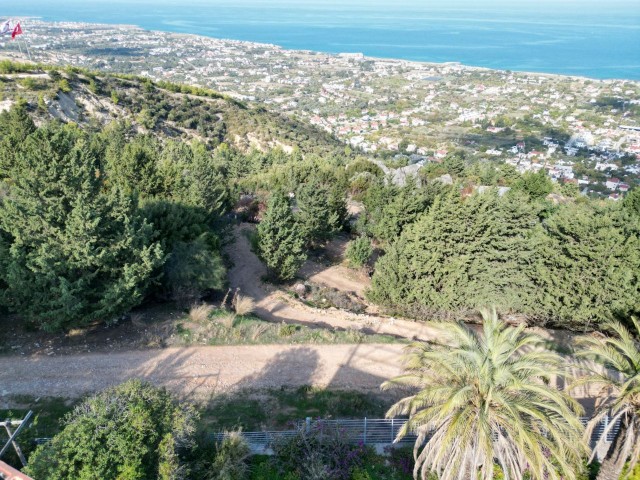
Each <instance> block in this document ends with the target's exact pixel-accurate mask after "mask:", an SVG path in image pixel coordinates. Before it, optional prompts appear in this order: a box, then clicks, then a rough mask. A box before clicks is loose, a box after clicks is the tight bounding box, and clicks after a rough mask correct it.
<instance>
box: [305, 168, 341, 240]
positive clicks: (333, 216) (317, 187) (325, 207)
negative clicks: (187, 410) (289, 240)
mask: <svg viewBox="0 0 640 480" xmlns="http://www.w3.org/2000/svg"><path fill="white" fill-rule="evenodd" d="M296 203H297V205H298V208H299V209H300V212H299V214H298V221H299V223H300V226H301V228H302V231H303V235H304V237H305V239H306V241H307V243H308V244H309V245H312V244H314V243H318V242H323V241H326V240H329V239H330V238H331V237H332V236H333V235H334V234H336V233H337V232H338V231H339V230H340V229H341V228H342V224H343V222H344V219H345V217H346V204H345V199H344V195H340V193H339V192H336V191H335V189H333V188H331V187H329V186H327V185H326V184H323V183H322V182H320V181H319V180H318V179H317V178H315V177H312V178H311V179H310V180H309V181H308V182H307V183H304V184H302V185H301V186H300V188H298V192H297V195H296Z"/></svg>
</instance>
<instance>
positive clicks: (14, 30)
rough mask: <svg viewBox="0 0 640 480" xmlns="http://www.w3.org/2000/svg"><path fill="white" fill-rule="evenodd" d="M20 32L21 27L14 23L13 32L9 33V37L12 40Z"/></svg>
mask: <svg viewBox="0 0 640 480" xmlns="http://www.w3.org/2000/svg"><path fill="white" fill-rule="evenodd" d="M20 34H22V28H20V24H19V23H18V24H16V27H15V28H14V29H13V33H12V34H11V39H12V40H13V39H14V38H16V37H17V36H18V35H20Z"/></svg>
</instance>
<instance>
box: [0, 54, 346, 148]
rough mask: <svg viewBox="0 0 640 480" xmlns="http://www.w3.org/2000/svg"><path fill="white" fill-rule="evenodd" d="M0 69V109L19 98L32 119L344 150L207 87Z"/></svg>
mask: <svg viewBox="0 0 640 480" xmlns="http://www.w3.org/2000/svg"><path fill="white" fill-rule="evenodd" d="M0 75H1V76H0V83H1V85H2V99H1V100H2V101H1V102H0V111H1V110H8V109H9V108H10V107H11V105H13V104H14V103H15V102H16V100H17V99H18V98H23V99H25V100H26V101H27V103H28V110H29V112H30V114H31V115H32V117H33V118H34V120H35V121H36V123H44V122H45V121H47V120H51V119H60V120H62V121H63V122H74V123H78V124H80V125H81V126H83V127H85V128H86V127H94V128H99V127H101V126H105V125H106V124H108V123H110V122H112V121H114V120H124V121H128V122H131V123H132V124H133V125H134V127H135V128H136V130H137V131H138V132H139V133H148V132H154V133H156V134H157V135H159V136H162V137H168V138H180V137H182V138H184V139H190V138H193V139H198V140H201V141H204V142H206V143H208V144H209V145H210V146H216V145H218V144H220V143H223V142H224V143H227V144H229V145H231V146H234V147H236V148H237V149H238V150H240V151H242V152H248V151H250V150H252V149H255V150H259V151H261V152H266V151H268V150H270V149H273V148H276V147H280V148H282V149H283V150H284V151H285V152H286V153H291V152H292V151H293V150H294V148H297V149H299V150H300V151H301V153H303V154H311V153H313V154H318V155H326V154H343V153H344V146H343V144H342V143H341V142H339V141H338V140H336V139H335V138H333V137H332V136H331V135H329V134H328V133H326V132H324V131H321V130H319V129H317V128H315V127H313V126H311V125H308V124H305V123H303V122H300V121H296V120H293V119H291V118H288V117H285V116H284V115H282V114H277V113H272V112H270V111H268V110H266V109H265V108H264V107H262V106H259V105H251V104H245V103H241V102H238V101H236V100H234V99H232V98H230V97H228V96H225V95H222V94H219V93H217V92H214V91H212V90H208V89H202V88H198V87H189V86H185V85H176V84H172V83H168V82H152V81H150V80H148V79H144V78H140V77H135V76H129V75H109V74H103V73H99V74H98V73H94V72H90V71H86V70H82V69H78V68H61V69H58V68H56V67H49V66H42V65H35V64H15V63H10V62H8V61H4V62H2V63H1V64H0Z"/></svg>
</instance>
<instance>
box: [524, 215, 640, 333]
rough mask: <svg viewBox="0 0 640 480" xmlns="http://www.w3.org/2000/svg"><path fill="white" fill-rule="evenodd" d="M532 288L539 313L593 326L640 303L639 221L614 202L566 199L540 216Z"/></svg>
mask: <svg viewBox="0 0 640 480" xmlns="http://www.w3.org/2000/svg"><path fill="white" fill-rule="evenodd" d="M543 226H544V231H543V232H540V233H541V234H540V235H538V241H537V244H538V245H539V248H540V250H541V253H540V255H539V265H538V270H537V274H536V284H537V288H536V290H535V291H536V292H538V293H539V295H540V298H539V300H538V304H539V307H538V308H539V309H540V313H541V315H543V316H544V317H545V318H547V319H549V320H551V321H553V323H554V324H556V325H559V326H562V327H565V328H573V329H585V330H589V329H592V328H597V327H598V325H599V324H600V323H601V322H604V321H607V320H609V319H610V318H611V317H612V315H619V316H621V317H625V316H627V315H629V314H631V313H633V312H637V311H639V309H640V277H639V272H640V240H639V238H640V227H639V225H638V221H637V219H635V220H634V219H633V218H630V216H629V215H626V214H625V212H624V210H622V209H620V208H619V206H618V205H616V206H594V205H589V204H586V205H585V204H568V205H563V206H561V207H560V208H559V209H558V210H557V212H555V213H554V214H553V215H552V216H551V217H550V218H548V219H547V220H545V222H544V225H543Z"/></svg>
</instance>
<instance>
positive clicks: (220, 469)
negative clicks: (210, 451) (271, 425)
mask: <svg viewBox="0 0 640 480" xmlns="http://www.w3.org/2000/svg"><path fill="white" fill-rule="evenodd" d="M250 453H251V450H250V449H249V445H248V444H247V442H246V441H245V440H244V438H242V434H241V432H228V433H226V434H225V436H224V438H223V439H222V440H221V441H219V442H218V443H217V444H216V448H215V455H214V458H213V461H212V462H211V463H210V464H209V465H206V466H205V472H204V474H203V475H202V476H201V477H200V478H203V479H204V480H245V479H246V478H247V476H248V474H249V464H248V459H249V454H250Z"/></svg>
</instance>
